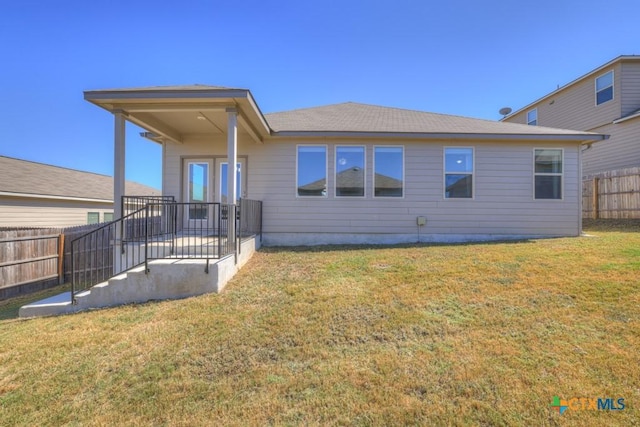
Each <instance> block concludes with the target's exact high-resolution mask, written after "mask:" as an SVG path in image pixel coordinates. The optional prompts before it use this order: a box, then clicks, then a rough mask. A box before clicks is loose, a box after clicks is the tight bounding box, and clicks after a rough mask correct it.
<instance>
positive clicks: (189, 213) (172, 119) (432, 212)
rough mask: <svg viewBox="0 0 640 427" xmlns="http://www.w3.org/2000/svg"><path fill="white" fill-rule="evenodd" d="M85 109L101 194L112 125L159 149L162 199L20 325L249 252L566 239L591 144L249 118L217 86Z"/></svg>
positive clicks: (125, 215) (414, 118)
mask: <svg viewBox="0 0 640 427" xmlns="http://www.w3.org/2000/svg"><path fill="white" fill-rule="evenodd" d="M85 99H86V100H88V101H89V102H91V103H93V104H95V105H97V106H99V107H102V108H104V109H105V110H107V111H109V112H110V113H112V114H113V116H114V120H115V126H114V130H115V132H114V154H115V162H114V166H115V167H114V200H120V199H121V197H122V195H123V194H124V182H125V181H124V168H125V164H124V150H125V125H126V122H131V123H134V124H136V125H138V126H141V127H142V128H143V129H145V131H144V132H143V133H142V135H143V136H144V137H146V138H148V139H150V140H151V141H154V142H155V143H158V144H161V145H162V165H163V167H162V169H163V170H162V197H161V198H149V199H147V200H148V201H146V202H145V198H144V197H138V198H137V200H138V201H142V204H143V207H142V208H139V209H135V210H131V209H128V208H127V205H126V203H123V204H121V205H118V204H116V205H115V206H114V208H115V218H116V221H114V222H113V223H110V224H108V225H107V226H105V227H103V228H101V229H98V230H95V231H93V232H92V233H91V234H90V235H87V236H83V237H81V238H78V239H77V240H76V241H74V242H75V243H72V248H71V251H72V255H71V258H72V260H73V261H72V264H73V268H72V270H73V272H72V283H71V293H70V294H69V295H60V296H59V297H56V298H54V299H52V300H48V301H41V302H39V303H35V304H31V305H29V306H25V307H22V308H21V309H20V316H23V317H28V316H40V315H50V314H60V313H70V312H74V311H79V310H84V309H88V308H93V307H104V306H109V305H117V304H124V303H130V302H144V301H148V300H151V299H168V298H183V297H186V296H191V295H198V294H202V293H206V292H219V291H220V290H222V289H223V288H224V286H225V284H226V283H227V281H228V280H229V279H230V278H231V277H232V276H233V275H234V274H235V272H236V271H238V269H239V268H241V267H242V265H243V264H244V263H245V262H246V261H247V260H248V259H249V258H250V257H251V255H252V254H253V253H254V251H255V250H256V249H257V248H259V247H260V245H261V244H265V245H317V244H334V243H336V244H344V243H399V242H418V241H421V242H433V241H444V242H451V241H470V240H487V239H515V238H529V237H554V236H578V235H579V234H580V232H581V197H580V196H581V180H580V177H581V175H582V173H581V170H580V168H581V166H580V165H581V161H580V160H581V159H580V156H581V153H582V151H581V146H582V144H585V143H592V142H594V141H599V140H601V139H604V138H605V136H604V135H600V134H595V133H589V132H580V131H573V130H563V129H552V128H545V127H541V126H527V125H522V124H513V123H502V122H494V121H488V120H478V119H471V118H466V117H458V116H449V115H443V114H434V113H427V112H422V111H411V110H405V109H400V108H389V107H381V106H375V105H366V104H358V103H353V102H348V103H343V104H336V105H328V106H322V107H316V108H306V109H300V110H294V111H286V112H281V113H271V114H263V113H262V111H261V110H260V108H259V107H258V104H257V103H256V101H255V100H254V98H253V96H252V94H251V92H250V91H249V90H246V89H232V88H225V87H217V86H200V85H194V86H172V87H149V88H137V89H113V90H97V91H88V92H85ZM229 165H235V167H233V168H232V167H229ZM125 199H126V198H125ZM125 199H123V200H125ZM136 206H137V207H140V206H141V205H140V204H139V203H138V204H136ZM212 260H213V264H211V263H210V261H212ZM111 261H113V263H112V264H111V263H110V262H111Z"/></svg>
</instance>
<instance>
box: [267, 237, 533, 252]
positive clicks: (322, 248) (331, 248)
mask: <svg viewBox="0 0 640 427" xmlns="http://www.w3.org/2000/svg"><path fill="white" fill-rule="evenodd" d="M535 240H537V239H514V240H486V241H476V242H438V243H436V242H429V243H426V242H425V243H399V244H395V245H378V244H353V245H351V244H343V245H316V246H263V247H262V248H260V251H261V252H267V253H268V252H271V253H278V252H342V251H362V250H373V249H410V248H428V247H436V246H437V247H442V246H479V245H509V244H522V243H534V242H535Z"/></svg>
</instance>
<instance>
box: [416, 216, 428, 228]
mask: <svg viewBox="0 0 640 427" xmlns="http://www.w3.org/2000/svg"><path fill="white" fill-rule="evenodd" d="M417 222H418V225H419V226H423V225H427V218H426V217H424V216H419V217H418V218H417Z"/></svg>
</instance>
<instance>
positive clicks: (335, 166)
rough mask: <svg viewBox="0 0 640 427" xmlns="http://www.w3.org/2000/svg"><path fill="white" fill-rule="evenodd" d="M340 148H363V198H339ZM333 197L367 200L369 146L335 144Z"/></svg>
mask: <svg viewBox="0 0 640 427" xmlns="http://www.w3.org/2000/svg"><path fill="white" fill-rule="evenodd" d="M338 147H347V148H362V169H363V173H362V177H363V183H362V190H363V191H362V196H338V167H337V165H336V162H337V161H338ZM327 163H328V162H327ZM333 197H335V198H336V199H365V198H366V197H367V146H366V145H357V144H354V145H351V144H335V145H334V146H333Z"/></svg>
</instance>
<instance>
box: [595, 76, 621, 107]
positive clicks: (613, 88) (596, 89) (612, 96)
mask: <svg viewBox="0 0 640 427" xmlns="http://www.w3.org/2000/svg"><path fill="white" fill-rule="evenodd" d="M609 73H611V86H607V87H605V88H603V89H600V90H598V79H600V78H602V77H604V76H606V75H607V74H609ZM615 86H616V75H615V70H609V71H607V72H606V73H602V74H600V75H599V76H598V77H596V78H595V79H594V80H593V88H594V90H595V91H594V95H595V96H594V98H595V99H594V101H595V103H596V107H598V106H600V105H603V104H606V103H607V102H609V101H613V100H614V99H615V97H616V91H615V89H616V87H615ZM608 88H611V99H607V100H606V101H604V102H601V103H599V104H598V92H602V91H603V90H605V89H608Z"/></svg>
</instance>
